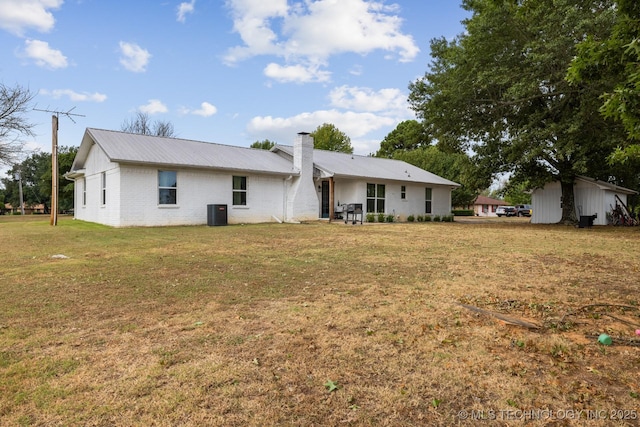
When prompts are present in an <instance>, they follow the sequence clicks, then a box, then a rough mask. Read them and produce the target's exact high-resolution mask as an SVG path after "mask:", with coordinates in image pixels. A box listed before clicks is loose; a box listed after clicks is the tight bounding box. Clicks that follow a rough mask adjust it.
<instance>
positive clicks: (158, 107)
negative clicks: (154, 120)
mask: <svg viewBox="0 0 640 427" xmlns="http://www.w3.org/2000/svg"><path fill="white" fill-rule="evenodd" d="M138 109H139V110H140V111H142V112H143V113H147V114H159V113H166V112H167V111H169V109H168V108H167V106H166V105H164V104H163V103H162V101H160V100H159V99H150V100H149V102H148V103H147V104H145V105H141V106H140V107H139V108H138Z"/></svg>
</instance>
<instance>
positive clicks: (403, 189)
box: [400, 185, 407, 200]
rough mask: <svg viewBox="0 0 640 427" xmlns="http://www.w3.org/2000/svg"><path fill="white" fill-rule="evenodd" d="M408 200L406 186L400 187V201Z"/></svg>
mask: <svg viewBox="0 0 640 427" xmlns="http://www.w3.org/2000/svg"><path fill="white" fill-rule="evenodd" d="M406 198H407V187H406V186H405V185H401V186H400V199H402V200H406Z"/></svg>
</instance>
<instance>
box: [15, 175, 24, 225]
mask: <svg viewBox="0 0 640 427" xmlns="http://www.w3.org/2000/svg"><path fill="white" fill-rule="evenodd" d="M15 178H16V179H17V180H18V192H19V194H20V213H21V214H22V216H24V197H22V173H21V172H20V171H18V172H16V176H15Z"/></svg>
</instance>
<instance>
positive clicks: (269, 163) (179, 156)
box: [71, 128, 299, 175]
mask: <svg viewBox="0 0 640 427" xmlns="http://www.w3.org/2000/svg"><path fill="white" fill-rule="evenodd" d="M92 143H95V144H97V145H98V146H99V147H100V148H101V149H102V150H103V151H104V152H105V154H106V156H107V157H108V158H109V159H110V160H111V161H112V162H117V163H136V164H149V165H168V166H182V167H192V168H206V169H225V170H238V171H255V172H260V173H272V174H284V175H297V174H298V173H299V172H298V171H297V170H295V169H294V167H293V164H292V163H291V162H290V161H289V160H287V159H284V158H283V157H282V156H279V155H278V154H276V153H273V152H271V151H268V150H261V149H254V148H245V147H235V146H231V145H223V144H214V143H209V142H201V141H193V140H188V139H180V138H167V137H159V136H152V135H139V134H132V133H126V132H117V131H110V130H102V129H94V128H87V130H86V131H85V135H84V137H83V139H82V144H81V146H80V149H79V150H78V155H77V156H76V159H75V160H74V162H73V166H72V167H71V171H77V170H79V169H83V168H84V162H85V161H86V158H87V155H88V154H89V149H90V148H91V145H92Z"/></svg>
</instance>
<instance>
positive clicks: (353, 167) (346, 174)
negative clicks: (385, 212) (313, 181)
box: [273, 145, 460, 187]
mask: <svg viewBox="0 0 640 427" xmlns="http://www.w3.org/2000/svg"><path fill="white" fill-rule="evenodd" d="M273 150H274V151H277V150H281V151H283V152H285V153H287V154H288V155H290V156H291V155H293V148H292V147H291V146H287V145H276V146H275V147H274V149H273ZM313 163H314V166H315V167H316V168H318V169H320V170H322V171H324V172H325V173H326V174H327V175H329V176H333V177H336V178H338V177H342V178H370V179H378V180H390V181H404V182H416V183H422V184H437V185H446V186H450V187H460V184H458V183H455V182H453V181H449V180H448V179H445V178H442V177H441V176H438V175H436V174H433V173H431V172H428V171H426V170H424V169H420V168H419V167H417V166H413V165H411V164H409V163H407V162H403V161H400V160H393V159H385V158H379V157H369V156H359V155H355V154H346V153H341V152H337V151H326V150H313Z"/></svg>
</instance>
